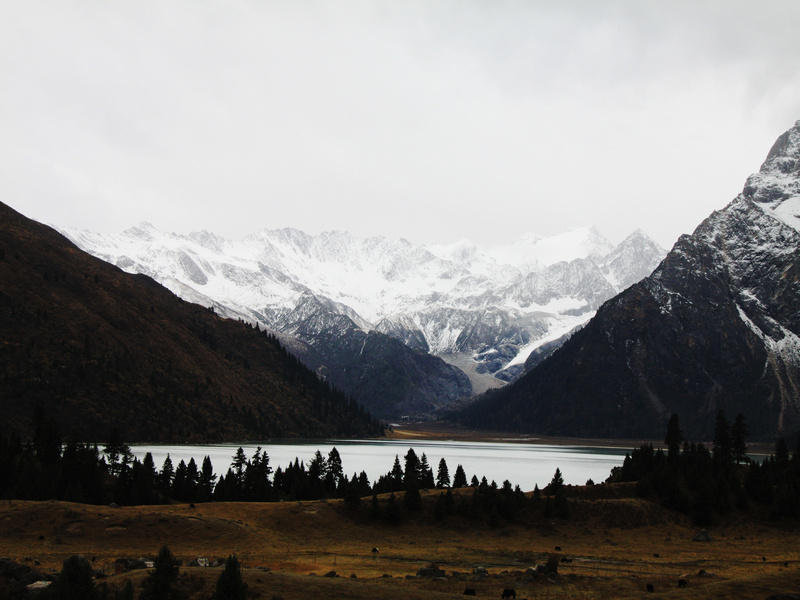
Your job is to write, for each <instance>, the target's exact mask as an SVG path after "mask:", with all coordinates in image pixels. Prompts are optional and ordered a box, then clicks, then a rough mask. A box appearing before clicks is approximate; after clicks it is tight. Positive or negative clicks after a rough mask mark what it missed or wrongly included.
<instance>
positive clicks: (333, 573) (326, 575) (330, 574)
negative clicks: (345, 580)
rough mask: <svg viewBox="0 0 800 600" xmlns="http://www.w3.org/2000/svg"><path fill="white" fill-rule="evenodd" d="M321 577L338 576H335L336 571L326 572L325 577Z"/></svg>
mask: <svg viewBox="0 0 800 600" xmlns="http://www.w3.org/2000/svg"><path fill="white" fill-rule="evenodd" d="M323 577H338V575H337V574H336V571H328V572H327V573H325V575H323Z"/></svg>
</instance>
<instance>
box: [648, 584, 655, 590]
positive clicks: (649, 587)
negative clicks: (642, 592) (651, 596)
mask: <svg viewBox="0 0 800 600" xmlns="http://www.w3.org/2000/svg"><path fill="white" fill-rule="evenodd" d="M647 591H648V592H652V591H654V590H653V584H652V583H648V584H647Z"/></svg>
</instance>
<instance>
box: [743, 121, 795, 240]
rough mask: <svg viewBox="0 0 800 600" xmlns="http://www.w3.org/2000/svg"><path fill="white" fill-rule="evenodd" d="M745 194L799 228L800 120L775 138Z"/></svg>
mask: <svg viewBox="0 0 800 600" xmlns="http://www.w3.org/2000/svg"><path fill="white" fill-rule="evenodd" d="M742 195H743V196H744V197H745V198H747V199H749V200H752V201H753V202H756V203H757V204H759V205H761V206H762V208H764V209H765V210H766V211H768V212H769V213H771V214H772V215H773V216H774V217H776V218H777V219H779V220H781V221H782V222H783V223H785V224H787V225H788V226H789V227H792V228H793V229H795V230H797V231H800V121H797V122H796V123H795V124H794V127H792V128H791V129H789V130H788V131H787V132H786V133H784V134H783V135H781V136H780V137H779V138H778V139H777V140H776V141H775V144H774V145H773V146H772V149H771V150H770V151H769V154H768V155H767V159H766V160H765V161H764V164H763V165H761V169H760V170H759V172H758V173H754V174H753V175H751V176H750V177H749V178H748V179H747V183H745V186H744V190H743V191H742Z"/></svg>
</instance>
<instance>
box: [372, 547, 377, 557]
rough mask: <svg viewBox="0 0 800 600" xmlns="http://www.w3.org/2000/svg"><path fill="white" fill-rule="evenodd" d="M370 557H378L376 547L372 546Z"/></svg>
mask: <svg viewBox="0 0 800 600" xmlns="http://www.w3.org/2000/svg"><path fill="white" fill-rule="evenodd" d="M372 558H378V549H377V548H373V549H372Z"/></svg>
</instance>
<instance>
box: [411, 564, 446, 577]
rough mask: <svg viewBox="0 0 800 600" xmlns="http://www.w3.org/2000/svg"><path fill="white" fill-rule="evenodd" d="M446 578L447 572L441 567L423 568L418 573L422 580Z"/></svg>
mask: <svg viewBox="0 0 800 600" xmlns="http://www.w3.org/2000/svg"><path fill="white" fill-rule="evenodd" d="M444 576H445V572H444V571H443V570H442V569H440V568H439V567H435V566H430V567H422V568H421V569H420V570H419V571H417V577H421V578H433V577H444Z"/></svg>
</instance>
